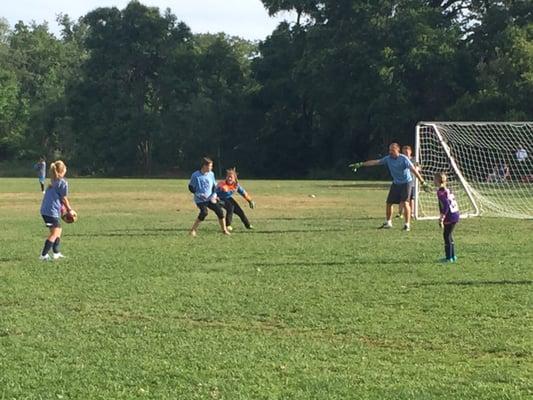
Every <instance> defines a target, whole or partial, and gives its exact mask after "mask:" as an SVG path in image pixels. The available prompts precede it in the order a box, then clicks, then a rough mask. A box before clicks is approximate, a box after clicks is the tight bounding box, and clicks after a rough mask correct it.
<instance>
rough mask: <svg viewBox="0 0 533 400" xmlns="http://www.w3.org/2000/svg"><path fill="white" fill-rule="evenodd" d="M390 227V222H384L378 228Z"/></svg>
mask: <svg viewBox="0 0 533 400" xmlns="http://www.w3.org/2000/svg"><path fill="white" fill-rule="evenodd" d="M391 228H392V224H389V223H387V222H384V223H383V225H381V226H380V227H379V228H378V229H391Z"/></svg>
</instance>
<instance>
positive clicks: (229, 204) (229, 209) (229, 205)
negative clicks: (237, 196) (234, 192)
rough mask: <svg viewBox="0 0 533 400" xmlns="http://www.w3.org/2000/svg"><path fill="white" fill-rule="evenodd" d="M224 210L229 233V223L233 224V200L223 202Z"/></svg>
mask: <svg viewBox="0 0 533 400" xmlns="http://www.w3.org/2000/svg"><path fill="white" fill-rule="evenodd" d="M224 208H225V209H226V228H227V229H228V230H229V231H230V230H231V229H232V228H231V223H232V222H233V210H234V209H235V200H233V199H232V198H231V197H230V198H229V199H227V200H224Z"/></svg>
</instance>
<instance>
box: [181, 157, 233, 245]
mask: <svg viewBox="0 0 533 400" xmlns="http://www.w3.org/2000/svg"><path fill="white" fill-rule="evenodd" d="M212 170H213V161H212V160H211V159H209V158H207V157H204V158H203V159H202V164H201V167H200V170H198V171H196V172H194V173H193V174H192V176H191V180H190V181H189V191H190V192H191V193H193V194H194V202H195V203H196V206H197V207H198V208H199V209H200V213H199V214H198V217H197V218H196V220H195V221H194V224H193V225H192V228H191V231H190V235H191V236H196V233H197V230H198V227H199V226H200V223H201V222H202V221H203V220H205V217H207V214H208V211H207V210H208V209H210V210H213V211H214V212H215V214H216V215H217V218H218V223H219V224H220V228H221V229H222V233H223V234H224V235H229V234H230V233H229V231H228V230H227V228H226V221H225V220H224V211H222V207H221V206H220V204H219V203H218V198H217V194H216V192H215V188H216V181H215V174H214V173H213V171H212Z"/></svg>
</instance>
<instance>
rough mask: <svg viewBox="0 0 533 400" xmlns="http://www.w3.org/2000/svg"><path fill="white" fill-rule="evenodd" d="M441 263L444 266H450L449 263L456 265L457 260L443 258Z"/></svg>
mask: <svg viewBox="0 0 533 400" xmlns="http://www.w3.org/2000/svg"><path fill="white" fill-rule="evenodd" d="M439 262H440V263H442V264H448V263H454V262H455V260H454V259H453V258H441V259H440V260H439Z"/></svg>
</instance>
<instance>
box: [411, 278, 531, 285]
mask: <svg viewBox="0 0 533 400" xmlns="http://www.w3.org/2000/svg"><path fill="white" fill-rule="evenodd" d="M440 285H451V286H498V285H533V281H529V280H521V281H510V280H507V279H503V280H501V281H451V282H422V283H415V284H413V285H412V286H415V287H421V286H440Z"/></svg>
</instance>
